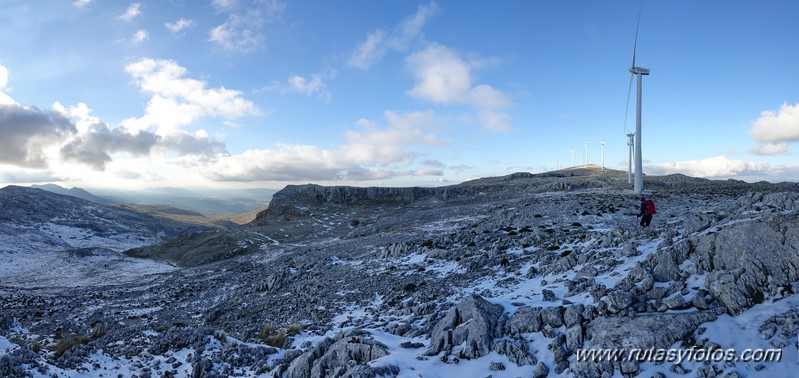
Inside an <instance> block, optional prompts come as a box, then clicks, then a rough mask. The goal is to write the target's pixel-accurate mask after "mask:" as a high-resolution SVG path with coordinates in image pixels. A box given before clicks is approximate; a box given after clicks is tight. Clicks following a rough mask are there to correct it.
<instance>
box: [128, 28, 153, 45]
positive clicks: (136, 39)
mask: <svg viewBox="0 0 799 378" xmlns="http://www.w3.org/2000/svg"><path fill="white" fill-rule="evenodd" d="M147 37H149V34H148V33H147V31H145V30H137V31H136V32H135V33H133V37H131V38H130V43H132V44H134V45H140V44H142V43H144V41H145V40H147Z"/></svg>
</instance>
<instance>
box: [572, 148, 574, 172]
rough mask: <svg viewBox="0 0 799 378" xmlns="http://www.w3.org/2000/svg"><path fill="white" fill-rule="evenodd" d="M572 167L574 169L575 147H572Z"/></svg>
mask: <svg viewBox="0 0 799 378" xmlns="http://www.w3.org/2000/svg"><path fill="white" fill-rule="evenodd" d="M572 167H574V147H572Z"/></svg>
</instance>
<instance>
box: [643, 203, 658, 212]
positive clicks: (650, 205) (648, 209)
mask: <svg viewBox="0 0 799 378" xmlns="http://www.w3.org/2000/svg"><path fill="white" fill-rule="evenodd" d="M644 203H645V204H646V212H645V214H648V215H652V214H655V213H657V210H655V203H654V202H652V200H646V202H644Z"/></svg>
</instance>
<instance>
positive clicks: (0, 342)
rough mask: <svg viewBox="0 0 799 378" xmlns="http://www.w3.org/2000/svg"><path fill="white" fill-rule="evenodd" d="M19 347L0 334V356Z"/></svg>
mask: <svg viewBox="0 0 799 378" xmlns="http://www.w3.org/2000/svg"><path fill="white" fill-rule="evenodd" d="M17 348H19V346H17V344H14V343H12V342H11V341H9V340H8V339H6V338H5V337H3V336H0V357H3V356H5V355H6V354H8V352H11V351H12V350H15V349H17Z"/></svg>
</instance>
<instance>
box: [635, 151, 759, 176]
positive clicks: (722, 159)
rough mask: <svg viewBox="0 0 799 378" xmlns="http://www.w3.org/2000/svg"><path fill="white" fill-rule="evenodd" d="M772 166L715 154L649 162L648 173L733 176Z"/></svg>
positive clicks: (646, 170)
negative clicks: (693, 158) (702, 157)
mask: <svg viewBox="0 0 799 378" xmlns="http://www.w3.org/2000/svg"><path fill="white" fill-rule="evenodd" d="M770 169H771V167H770V166H769V165H767V164H760V163H754V162H747V161H742V160H732V159H728V158H727V157H726V156H722V155H719V156H714V157H710V158H706V159H702V160H685V161H678V162H671V163H662V164H647V165H646V166H645V167H644V172H646V173H647V174H654V175H664V174H672V173H682V174H685V175H688V176H693V177H731V176H737V175H754V174H765V173H767V172H769V171H770Z"/></svg>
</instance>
